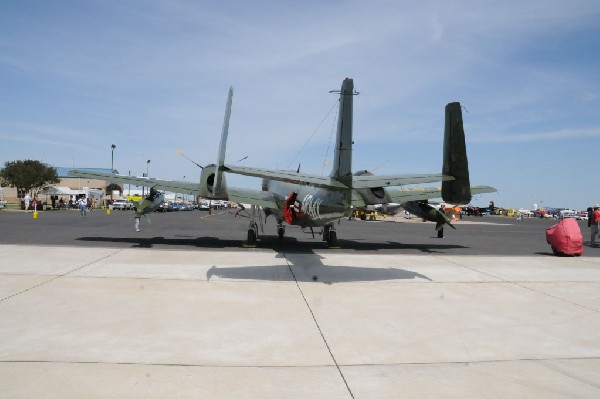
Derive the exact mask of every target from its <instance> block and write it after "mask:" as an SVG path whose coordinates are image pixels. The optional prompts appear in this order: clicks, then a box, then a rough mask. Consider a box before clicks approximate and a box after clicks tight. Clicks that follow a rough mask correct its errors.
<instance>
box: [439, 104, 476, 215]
mask: <svg viewBox="0 0 600 399" xmlns="http://www.w3.org/2000/svg"><path fill="white" fill-rule="evenodd" d="M442 174H444V175H450V176H453V177H454V178H455V180H451V181H444V182H442V199H443V200H444V201H445V202H448V203H450V204H456V205H461V204H468V203H469V202H471V183H470V181H469V161H468V160H467V146H466V144H465V130H464V127H463V119H462V109H461V107H460V103H459V102H453V103H449V104H448V105H446V124H445V128H444V158H443V165H442Z"/></svg>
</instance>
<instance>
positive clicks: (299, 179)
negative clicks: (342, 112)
mask: <svg viewBox="0 0 600 399" xmlns="http://www.w3.org/2000/svg"><path fill="white" fill-rule="evenodd" d="M223 171H224V172H229V173H235V174H238V175H244V176H252V177H261V178H266V179H271V180H279V181H284V182H287V183H295V184H300V185H306V186H314V187H327V188H347V187H346V186H345V185H343V184H342V183H340V182H338V181H335V180H333V179H331V178H330V177H328V176H316V175H310V174H306V173H296V172H294V171H291V170H290V171H287V170H275V169H261V168H251V167H242V166H233V165H225V167H224V170H223ZM435 181H439V179H438V180H435Z"/></svg>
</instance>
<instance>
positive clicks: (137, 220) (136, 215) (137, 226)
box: [133, 213, 140, 232]
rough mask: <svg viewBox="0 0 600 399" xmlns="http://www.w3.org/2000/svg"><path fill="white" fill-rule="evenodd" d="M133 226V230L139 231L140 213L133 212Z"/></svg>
mask: <svg viewBox="0 0 600 399" xmlns="http://www.w3.org/2000/svg"><path fill="white" fill-rule="evenodd" d="M133 218H134V223H133V226H134V227H135V231H137V232H139V231H140V215H139V214H138V213H136V214H135V216H134V217H133Z"/></svg>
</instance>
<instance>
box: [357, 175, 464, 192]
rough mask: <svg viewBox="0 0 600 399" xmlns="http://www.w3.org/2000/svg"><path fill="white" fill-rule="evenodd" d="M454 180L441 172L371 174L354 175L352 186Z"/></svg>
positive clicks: (393, 185) (384, 185) (368, 186)
mask: <svg viewBox="0 0 600 399" xmlns="http://www.w3.org/2000/svg"><path fill="white" fill-rule="evenodd" d="M448 180H454V177H452V176H448V175H440V174H434V173H430V174H421V175H395V176H369V175H360V176H353V177H352V188H354V189H360V188H379V187H397V186H405V185H409V184H422V183H435V182H438V181H448Z"/></svg>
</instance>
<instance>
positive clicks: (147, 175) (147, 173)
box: [142, 160, 150, 195]
mask: <svg viewBox="0 0 600 399" xmlns="http://www.w3.org/2000/svg"><path fill="white" fill-rule="evenodd" d="M149 166H150V160H147V161H146V177H147V178H148V179H150V172H148V168H149ZM143 192H144V188H143V187H142V193H143ZM142 195H143V194H142Z"/></svg>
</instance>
